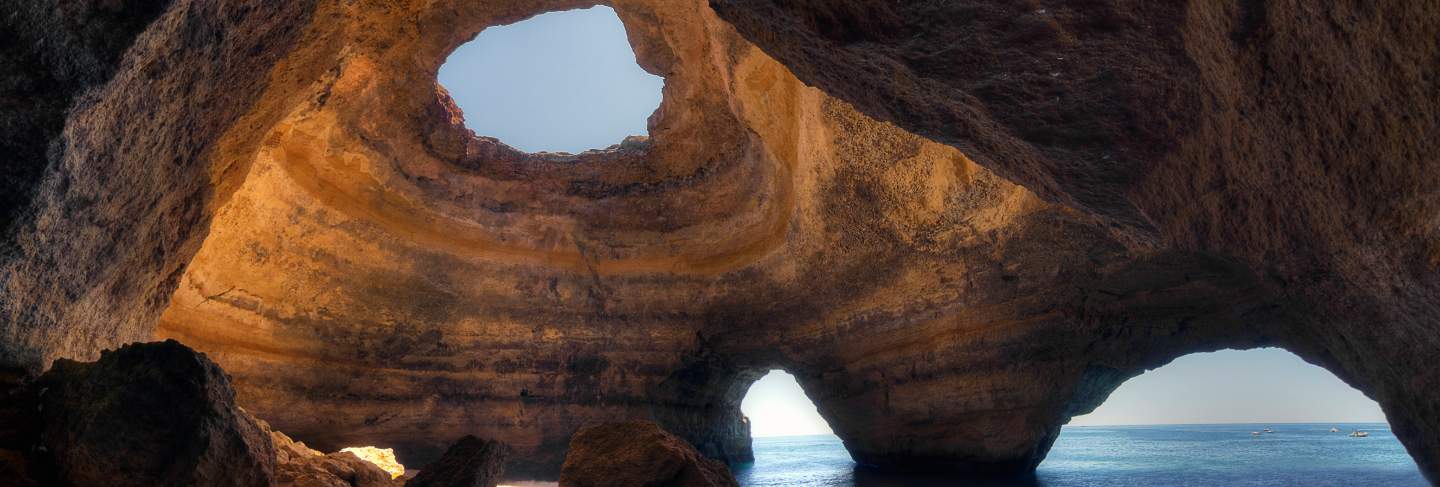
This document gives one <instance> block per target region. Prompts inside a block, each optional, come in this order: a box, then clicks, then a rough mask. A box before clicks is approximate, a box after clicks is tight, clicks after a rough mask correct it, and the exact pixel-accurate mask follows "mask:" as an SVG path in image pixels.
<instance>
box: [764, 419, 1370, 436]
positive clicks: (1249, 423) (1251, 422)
mask: <svg viewBox="0 0 1440 487" xmlns="http://www.w3.org/2000/svg"><path fill="white" fill-rule="evenodd" d="M1270 424H1276V425H1280V424H1290V425H1295V424H1314V425H1322V424H1333V425H1344V424H1366V425H1376V424H1379V425H1385V428H1386V429H1389V428H1390V423H1387V422H1384V421H1273V422H1266V421H1241V422H1229V423H1138V424H1080V425H1070V424H1066V425H1062V426H1061V428H1062V429H1063V428H1123V427H1132V426H1134V427H1143V426H1230V425H1236V426H1238V425H1270ZM807 436H836V437H838V436H839V435H836V434H835V433H834V432H831V433H811V434H804V435H752V436H751V438H755V439H759V438H800V437H807Z"/></svg>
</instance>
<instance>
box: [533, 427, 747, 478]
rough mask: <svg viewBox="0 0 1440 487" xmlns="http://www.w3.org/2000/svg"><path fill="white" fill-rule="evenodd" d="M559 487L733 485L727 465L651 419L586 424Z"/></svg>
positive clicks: (568, 456) (577, 435) (577, 436)
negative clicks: (594, 424) (706, 454)
mask: <svg viewBox="0 0 1440 487" xmlns="http://www.w3.org/2000/svg"><path fill="white" fill-rule="evenodd" d="M560 485H561V487H633V486H642V485H643V486H653V487H735V486H738V485H739V484H737V483H736V482H735V477H734V476H733V475H731V474H730V469H729V468H727V467H726V466H725V464H723V463H720V462H718V461H715V460H712V459H709V458H705V457H704V456H701V455H700V452H697V451H695V447H693V446H690V444H689V443H687V442H686V441H685V440H683V439H680V438H679V437H677V436H675V435H672V434H670V433H667V432H665V430H663V429H660V426H659V425H656V424H655V423H652V422H649V421H626V422H623V423H606V424H601V425H596V426H589V427H585V428H582V429H580V431H579V432H576V433H575V438H574V439H571V440H570V450H569V451H568V452H566V453H565V465H564V467H562V468H561V470H560Z"/></svg>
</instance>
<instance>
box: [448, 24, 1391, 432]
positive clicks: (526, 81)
mask: <svg viewBox="0 0 1440 487" xmlns="http://www.w3.org/2000/svg"><path fill="white" fill-rule="evenodd" d="M439 79H440V82H441V84H442V85H444V86H445V87H446V88H447V89H448V90H449V91H450V93H451V95H452V96H454V98H455V100H456V103H457V104H459V105H460V108H461V109H462V110H464V112H465V115H466V117H465V118H466V124H467V125H469V126H470V127H471V128H472V129H474V130H475V131H476V132H477V133H479V134H480V135H487V136H493V137H498V138H500V140H502V141H504V142H506V143H507V144H510V145H511V146H514V147H516V148H519V149H522V150H526V151H531V152H535V151H540V150H549V151H567V152H580V151H583V150H585V149H591V148H604V147H607V146H609V145H612V144H616V143H619V142H620V141H621V139H623V138H624V137H626V136H629V135H643V134H645V133H646V118H647V117H648V116H649V115H650V113H651V112H653V111H654V110H655V107H656V106H658V105H659V103H660V90H661V87H662V86H663V80H661V78H659V77H656V76H652V75H650V74H648V73H645V72H643V71H642V70H641V69H640V67H639V66H637V65H636V64H635V55H634V52H633V51H632V50H631V48H630V46H629V42H628V41H627V40H626V38H625V32H624V29H623V26H621V24H620V21H619V19H618V18H617V17H616V16H615V13H614V10H611V9H610V8H609V7H594V8H591V9H587V10H571V11H567V12H557V13H550V14H545V15H541V16H537V17H535V18H532V19H530V20H527V21H523V22H520V23H517V24H513V25H510V26H501V27H492V28H489V29H486V30H485V31H484V32H481V34H480V36H479V37H478V38H477V39H476V40H475V41H472V42H470V43H468V44H466V45H464V46H461V47H460V48H459V49H458V50H456V52H455V53H454V54H452V55H451V57H450V59H449V60H448V62H447V63H446V65H445V66H444V67H442V68H441V69H440V77H439ZM741 408H742V410H744V412H745V414H746V415H748V416H749V417H750V419H751V425H752V431H753V434H754V435H755V436H761V437H763V436H789V435H803V434H824V433H828V432H829V427H828V426H827V425H825V422H824V420H823V419H821V418H820V416H819V414H818V413H817V412H816V410H815V406H814V404H812V403H811V402H810V401H809V399H808V398H806V397H805V395H804V393H803V392H802V391H801V390H800V387H799V385H798V384H797V383H796V382H795V379H794V377H793V376H791V375H789V374H786V373H784V372H780V371H777V372H773V373H771V374H770V375H767V376H765V377H764V378H762V379H760V380H759V381H757V382H756V383H755V385H754V386H752V387H751V389H750V391H749V393H748V395H747V396H746V397H745V399H744V402H743V404H742V406H741ZM1384 421H1385V416H1384V414H1383V413H1381V412H1380V408H1379V406H1378V405H1377V404H1375V402H1374V401H1371V400H1370V399H1368V398H1366V397H1365V396H1364V395H1363V394H1361V393H1360V392H1359V391H1356V390H1355V389H1353V388H1351V387H1349V386H1348V385H1346V384H1345V383H1343V382H1341V381H1340V380H1339V379H1337V378H1336V377H1335V376H1334V375H1333V374H1331V373H1330V372H1328V371H1326V370H1324V369H1321V368H1320V367H1317V366H1314V365H1310V364H1308V363H1305V362H1304V361H1302V360H1301V359H1300V358H1299V357H1296V356H1295V355H1293V354H1291V353H1289V352H1286V351H1284V350H1280V349H1273V348H1271V349H1258V350H1249V351H1234V350H1226V351H1221V352H1215V353H1205V354H1193V355H1188V356H1185V357H1181V358H1179V359H1176V360H1175V361H1174V362H1173V363H1171V364H1170V365H1167V366H1165V367H1162V368H1160V369H1157V370H1155V371H1152V372H1149V373H1146V374H1144V375H1141V376H1139V377H1136V378H1134V379H1131V380H1130V381H1128V382H1126V383H1125V384H1123V385H1121V386H1120V388H1119V389H1118V390H1116V391H1115V393H1114V394H1112V395H1111V396H1110V398H1109V399H1108V400H1107V401H1106V402H1105V403H1104V404H1103V405H1101V406H1100V408H1099V409H1097V410H1096V411H1095V412H1093V413H1091V414H1088V415H1085V416H1080V417H1077V418H1075V419H1074V420H1072V421H1071V423H1070V424H1071V425H1075V426H1080V425H1114V424H1185V423H1266V422H1270V423H1281V422H1384Z"/></svg>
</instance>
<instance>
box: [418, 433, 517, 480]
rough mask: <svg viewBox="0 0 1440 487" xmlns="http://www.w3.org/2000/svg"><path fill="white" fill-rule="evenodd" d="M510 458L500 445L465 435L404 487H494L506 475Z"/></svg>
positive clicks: (492, 441)
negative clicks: (506, 466)
mask: <svg viewBox="0 0 1440 487" xmlns="http://www.w3.org/2000/svg"><path fill="white" fill-rule="evenodd" d="M508 456H509V454H508V453H507V452H506V449H505V445H503V444H501V443H500V442H497V441H494V440H482V439H479V438H476V437H474V436H470V435H465V437H463V438H460V439H459V440H457V441H456V442H455V444H453V445H450V448H449V449H446V450H445V454H444V455H441V456H440V459H439V460H436V461H433V462H430V463H429V464H428V465H425V469H424V470H421V471H420V473H419V474H418V475H416V476H415V478H412V479H410V480H409V481H407V482H405V487H495V485H496V484H498V483H499V482H500V480H501V478H502V477H503V476H504V475H505V462H506V461H508V460H509V458H508Z"/></svg>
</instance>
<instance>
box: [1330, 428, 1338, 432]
mask: <svg viewBox="0 0 1440 487" xmlns="http://www.w3.org/2000/svg"><path fill="white" fill-rule="evenodd" d="M1330 432H1331V433H1339V432H1340V428H1330Z"/></svg>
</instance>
